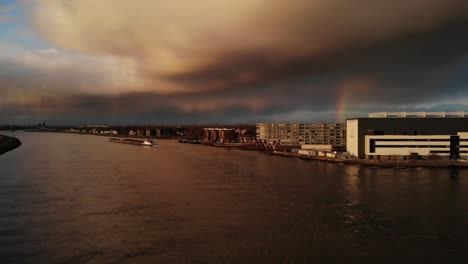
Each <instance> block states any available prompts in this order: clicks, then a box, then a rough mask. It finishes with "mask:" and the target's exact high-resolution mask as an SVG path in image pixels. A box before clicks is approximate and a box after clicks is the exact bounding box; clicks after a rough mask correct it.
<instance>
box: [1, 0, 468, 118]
mask: <svg viewBox="0 0 468 264" xmlns="http://www.w3.org/2000/svg"><path fill="white" fill-rule="evenodd" d="M137 2H138V3H137ZM181 7H184V8H181ZM189 7H190V8H189ZM210 7H213V8H210ZM176 11H177V12H176ZM154 12H156V13H157V14H154ZM31 14H33V16H34V18H35V20H34V21H35V25H36V26H37V27H38V28H39V29H40V32H41V33H42V36H43V37H44V38H45V39H47V40H49V41H50V42H51V43H54V44H55V45H58V46H59V47H61V48H62V49H65V50H72V51H74V52H78V53H82V54H85V55H86V56H87V57H89V58H96V60H95V61H88V62H89V63H88V64H87V66H90V65H93V64H94V63H93V62H95V63H96V64H98V66H95V67H93V68H92V70H85V69H87V68H88V67H78V66H79V65H81V64H83V63H75V62H73V56H71V57H67V58H70V62H67V63H65V64H63V63H58V64H53V67H46V69H45V70H40V69H41V68H43V67H42V65H43V63H44V61H48V58H47V59H45V60H44V59H42V60H39V61H40V62H37V63H35V64H34V65H39V66H37V67H31V65H30V63H29V61H28V63H27V65H25V64H24V63H17V64H14V65H6V64H4V65H5V66H3V65H2V67H5V68H7V69H8V70H7V71H9V72H10V73H9V74H4V75H3V77H1V76H2V75H1V74H0V78H3V79H0V82H1V83H2V84H3V85H4V86H3V87H5V86H9V87H10V88H9V90H7V88H5V89H4V91H8V95H9V96H8V98H7V99H8V100H5V99H4V100H3V102H4V103H3V108H2V106H1V105H0V108H1V109H3V111H5V109H6V108H8V109H9V111H10V112H11V113H13V112H15V111H17V112H18V113H22V114H24V115H26V114H27V112H28V109H29V111H35V112H36V113H38V114H42V115H48V116H55V118H56V119H55V120H61V121H60V122H65V121H66V120H67V118H66V117H67V116H68V117H70V118H71V119H69V120H78V119H77V118H78V117H79V118H81V119H80V120H83V119H86V118H89V119H93V120H97V119H98V120H102V121H101V122H104V121H105V120H106V118H107V119H109V120H118V121H119V122H121V121H123V120H127V121H129V122H131V121H132V120H134V121H135V122H143V123H144V122H145V120H148V122H149V121H151V122H173V123H177V122H184V123H192V122H201V123H204V122H203V120H206V121H213V122H216V120H218V121H219V122H237V121H241V120H245V121H249V122H256V121H279V119H287V120H303V121H310V120H329V121H331V120H330V119H335V118H337V117H336V114H335V112H336V111H337V110H338V111H347V112H348V116H349V115H351V114H363V113H365V112H368V111H381V110H382V111H390V110H402V109H407V110H410V109H424V110H431V109H433V110H440V109H441V107H445V108H446V109H447V110H466V109H463V107H464V106H465V105H466V104H465V102H464V101H463V99H464V98H465V99H467V98H468V92H467V91H468V89H466V83H467V82H468V77H466V76H468V75H467V74H464V73H466V72H467V70H468V57H467V55H468V2H466V1H461V0H448V1H436V0H425V1H423V0H409V1H381V0H377V1H341V0H334V1H325V0H324V1H322V0H319V1H305V0H293V1H292V2H290V3H289V2H288V4H285V2H281V1H278V2H274V1H264V0H257V1H252V2H249V3H244V2H229V1H214V0H213V1H211V0H209V1H207V2H206V3H205V5H201V4H200V3H199V2H198V1H191V0H190V1H186V2H185V3H184V4H181V3H169V4H168V3H167V2H166V1H152V2H151V3H150V2H147V1H145V2H143V1H141V2H139V1H117V2H115V4H114V5H113V6H105V5H95V3H94V1H89V0H81V1H73V0H72V1H67V4H64V2H62V1H48V2H47V3H46V4H45V6H39V5H34V6H33V7H31ZM174 14H176V15H174ZM102 17H106V23H99V21H100V19H101V18H102ZM102 55H106V56H110V57H114V58H115V60H113V62H112V63H108V64H106V63H99V61H100V59H99V58H100V57H101V56H102ZM33 61H34V62H36V61H37V60H33ZM121 61H127V62H128V61H130V62H131V63H129V64H128V65H131V66H132V67H130V68H129V69H128V71H125V70H124V72H132V71H133V70H134V71H135V73H134V74H135V79H137V81H135V80H133V79H132V78H130V79H132V81H128V80H127V78H123V79H122V81H119V82H115V81H114V82H113V81H112V80H113V78H114V77H115V76H121V75H120V74H118V73H116V72H118V71H116V70H115V69H112V70H109V71H102V69H104V68H108V67H111V65H113V66H112V67H114V68H115V67H117V66H115V65H118V64H119V63H120V62H121ZM56 65H58V66H57V67H55V66H56ZM63 65H66V66H63ZM106 65H107V67H106ZM120 66H122V65H120ZM64 67H65V68H66V69H67V70H65V71H64V70H60V69H63V68H64ZM122 67H123V68H124V69H125V67H126V66H125V65H123V66H122ZM73 68H77V69H81V70H79V71H77V72H78V73H79V74H77V75H76V76H78V77H76V76H75V77H74V76H73V72H74V71H73V70H69V69H73ZM117 68H119V67H117ZM50 69H51V70H50ZM119 69H120V68H119ZM57 72H60V73H61V74H57ZM87 75H88V76H91V77H90V78H87V77H86V76H87ZM130 75H131V76H133V75H132V74H130ZM5 76H7V77H8V76H9V77H8V78H9V79H8V78H7V77H5ZM11 76H14V77H15V78H16V79H15V82H14V85H13V84H12V81H11ZM109 76H113V77H112V78H106V77H109ZM28 77H31V78H28ZM83 82H84V84H83ZM34 83H39V84H42V86H44V88H43V89H39V92H37V89H36V90H34V89H33V88H31V87H33V86H34ZM80 83H81V85H80ZM116 83H118V85H116ZM11 87H16V88H15V89H11ZM51 87H53V89H52V88H51ZM135 87H136V88H135ZM15 91H16V92H15ZM18 91H20V92H18ZM27 91H36V92H34V93H33V95H34V96H27ZM455 99H458V101H457V100H455ZM450 100H452V102H451V101H450ZM0 103H2V99H0ZM455 106H456V107H455ZM457 107H458V109H457ZM460 108H461V109H460ZM15 109H16V110H15ZM14 110H15V111H14ZM93 113H94V114H93ZM24 115H22V116H24ZM344 115H346V113H345V114H344ZM115 116H119V117H120V119H116V118H114V117H115Z"/></svg>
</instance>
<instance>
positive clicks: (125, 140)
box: [109, 138, 158, 147]
mask: <svg viewBox="0 0 468 264" xmlns="http://www.w3.org/2000/svg"><path fill="white" fill-rule="evenodd" d="M109 142H113V143H121V144H129V145H136V146H148V147H153V146H157V145H158V144H157V143H156V142H155V141H153V140H150V139H145V140H139V139H131V138H110V139H109Z"/></svg>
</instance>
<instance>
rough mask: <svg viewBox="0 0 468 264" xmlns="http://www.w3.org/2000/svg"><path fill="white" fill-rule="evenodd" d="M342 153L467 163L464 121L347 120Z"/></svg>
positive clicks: (441, 116)
mask: <svg viewBox="0 0 468 264" xmlns="http://www.w3.org/2000/svg"><path fill="white" fill-rule="evenodd" d="M346 142H347V146H346V150H347V152H349V153H350V154H351V155H353V156H356V157H358V158H368V159H380V160H382V159H467V158H468V117H467V116H465V113H464V112H457V113H445V112H441V113H377V114H370V115H369V117H368V118H354V119H348V120H347V136H346Z"/></svg>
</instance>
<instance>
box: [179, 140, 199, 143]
mask: <svg viewBox="0 0 468 264" xmlns="http://www.w3.org/2000/svg"><path fill="white" fill-rule="evenodd" d="M179 143H187V144H200V140H198V139H193V140H190V139H179Z"/></svg>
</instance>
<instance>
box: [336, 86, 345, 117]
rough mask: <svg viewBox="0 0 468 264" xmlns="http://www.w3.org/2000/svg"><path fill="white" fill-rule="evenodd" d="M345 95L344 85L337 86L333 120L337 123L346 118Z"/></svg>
mask: <svg viewBox="0 0 468 264" xmlns="http://www.w3.org/2000/svg"><path fill="white" fill-rule="evenodd" d="M346 97H347V92H346V89H345V86H344V85H341V87H339V88H338V90H337V94H336V98H337V100H336V112H335V114H336V116H335V121H336V122H337V123H341V122H343V121H344V120H345V119H346Z"/></svg>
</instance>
